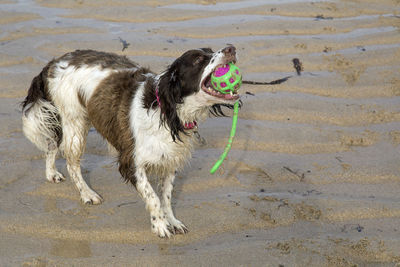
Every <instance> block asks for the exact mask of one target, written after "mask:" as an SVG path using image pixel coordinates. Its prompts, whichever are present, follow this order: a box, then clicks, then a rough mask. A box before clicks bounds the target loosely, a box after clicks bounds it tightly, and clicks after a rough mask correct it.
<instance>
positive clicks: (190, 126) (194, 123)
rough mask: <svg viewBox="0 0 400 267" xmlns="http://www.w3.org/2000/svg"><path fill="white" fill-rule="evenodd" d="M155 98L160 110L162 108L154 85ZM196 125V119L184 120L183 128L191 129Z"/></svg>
mask: <svg viewBox="0 0 400 267" xmlns="http://www.w3.org/2000/svg"><path fill="white" fill-rule="evenodd" d="M156 99H157V103H158V106H159V107H160V109H161V110H162V108H161V101H160V97H159V95H158V87H156ZM196 126H197V122H196V121H192V122H185V125H184V128H185V130H192V129H194V128H195V127H196Z"/></svg>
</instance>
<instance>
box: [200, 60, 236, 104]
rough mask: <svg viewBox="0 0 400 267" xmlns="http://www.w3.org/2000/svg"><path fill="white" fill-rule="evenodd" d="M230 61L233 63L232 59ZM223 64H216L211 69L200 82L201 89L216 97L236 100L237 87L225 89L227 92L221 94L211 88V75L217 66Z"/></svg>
mask: <svg viewBox="0 0 400 267" xmlns="http://www.w3.org/2000/svg"><path fill="white" fill-rule="evenodd" d="M232 63H235V61H233V62H232ZM223 66H224V64H221V65H218V66H216V67H215V68H214V69H213V71H211V73H210V74H209V75H207V77H206V78H205V79H204V80H203V81H202V82H201V89H202V90H203V91H204V92H206V93H207V94H209V95H212V96H215V97H218V98H222V99H226V100H237V99H239V94H238V92H237V90H238V89H235V90H234V91H233V92H232V91H230V90H227V92H228V91H229V93H227V94H223V93H220V92H218V91H217V90H215V89H214V88H213V86H212V85H211V75H212V74H213V73H214V72H215V70H216V69H218V68H219V67H223Z"/></svg>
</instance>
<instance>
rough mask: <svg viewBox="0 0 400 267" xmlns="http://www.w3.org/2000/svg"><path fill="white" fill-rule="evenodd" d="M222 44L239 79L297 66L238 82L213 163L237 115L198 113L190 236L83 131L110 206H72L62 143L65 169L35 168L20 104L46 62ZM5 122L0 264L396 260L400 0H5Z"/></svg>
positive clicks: (180, 205) (1, 88) (188, 193)
mask: <svg viewBox="0 0 400 267" xmlns="http://www.w3.org/2000/svg"><path fill="white" fill-rule="evenodd" d="M123 42H127V43H128V44H129V45H128V47H127V48H126V49H124V50H123ZM226 44H234V45H235V46H236V48H237V52H238V57H239V61H238V63H237V65H238V66H240V68H241V69H242V71H243V78H244V80H251V81H273V80H276V79H280V78H283V77H287V76H291V78H289V79H288V80H287V81H286V82H284V83H282V84H277V85H247V84H245V85H243V86H242V88H241V94H242V101H243V107H242V109H241V111H240V112H239V122H238V129H237V136H236V138H235V141H234V143H233V147H232V150H231V152H230V153H229V155H228V158H227V159H226V160H225V162H224V164H223V166H222V168H221V169H220V170H219V171H218V172H217V173H216V174H214V175H210V174H209V169H210V167H211V166H212V164H213V163H214V162H215V161H216V160H217V158H218V157H219V155H220V154H221V153H222V151H223V149H224V147H225V144H226V142H227V137H228V135H229V130H230V126H231V118H209V119H208V120H207V121H206V122H205V123H203V124H201V125H200V128H199V132H200V134H201V136H202V137H203V138H204V139H205V140H206V143H205V144H202V145H200V144H199V145H198V146H197V148H196V150H195V152H194V153H193V158H192V160H191V161H190V165H188V166H186V167H185V169H184V170H183V171H181V172H179V173H178V178H177V180H176V182H175V190H174V195H173V199H174V201H173V208H174V210H175V214H176V216H177V218H178V219H180V220H182V221H183V222H184V223H185V224H186V225H187V226H188V228H189V231H190V232H189V233H188V234H186V235H176V236H173V237H172V238H170V239H160V238H158V237H157V236H155V235H154V234H152V233H151V230H150V223H149V215H148V213H147V212H146V210H145V207H144V203H143V201H142V200H141V199H140V197H139V195H138V194H137V192H136V191H135V189H134V188H133V186H131V185H125V184H124V183H123V181H122V179H121V176H120V174H119V173H118V167H117V164H116V159H115V157H113V156H112V155H110V154H109V152H108V150H107V144H106V142H105V141H104V140H103V139H102V138H101V137H100V135H99V134H98V133H97V132H96V131H95V130H94V129H92V130H91V131H90V132H89V137H88V143H87V147H86V153H85V155H84V157H83V160H82V170H83V176H84V178H85V180H86V181H87V182H88V183H89V184H90V186H91V187H92V188H93V189H94V190H96V191H97V192H98V193H99V194H100V195H101V196H102V197H103V198H104V200H105V202H104V203H103V204H102V205H98V206H88V205H84V204H82V203H81V202H80V198H79V193H78V191H77V190H76V188H75V187H74V184H73V182H72V181H71V180H70V179H69V177H68V175H67V170H66V167H65V160H64V159H63V158H62V157H61V156H60V157H59V159H58V160H57V166H58V168H59V170H60V171H61V172H62V173H63V174H64V175H65V176H66V177H67V180H66V181H65V182H63V183H60V184H51V183H49V182H47V181H46V179H45V162H44V155H43V154H42V152H40V151H39V150H38V149H37V148H36V147H35V146H34V145H33V144H31V143H30V142H29V141H28V140H27V139H26V138H25V137H24V135H23V133H22V129H21V126H22V125H21V110H20V107H19V103H20V102H21V101H22V100H23V97H25V95H26V92H27V89H28V88H29V85H30V82H31V80H32V78H33V77H34V76H36V75H37V74H38V73H39V72H40V70H41V69H42V68H43V66H44V65H45V64H46V63H47V62H48V61H49V60H51V59H52V58H54V57H58V56H61V55H62V54H64V53H66V52H70V51H73V50H75V49H95V50H101V51H108V52H114V53H118V54H121V55H126V56H128V57H129V58H130V59H132V60H134V61H135V62H138V63H139V64H140V65H142V66H146V67H150V68H151V69H152V70H154V71H155V72H161V71H163V70H164V69H165V68H166V67H167V66H168V64H171V63H172V62H173V60H174V59H175V58H176V57H178V56H180V55H181V54H182V53H183V52H185V51H186V50H188V49H192V48H199V47H211V48H213V49H214V50H217V49H219V48H221V47H224V46H225V45H226ZM294 58H298V59H299V60H300V62H301V63H302V72H301V75H297V74H296V70H295V69H294V67H293V63H292V60H293V59H294ZM228 113H229V112H228ZM0 120H1V123H0V266H40V267H44V266H276V267H278V266H285V267H288V266H343V267H350V266H392V267H395V266H397V267H399V266H400V1H399V0H346V1H344V0H330V1H325V0H320V1H319V0H272V1H261V0H248V1H227V0H226V1H213V0H202V1H201V0H188V1H179V0H167V1H161V0H151V1H144V0H137V1H128V0H113V1H107V0H54V1H53V0H36V1H34V0H20V1H17V0H0Z"/></svg>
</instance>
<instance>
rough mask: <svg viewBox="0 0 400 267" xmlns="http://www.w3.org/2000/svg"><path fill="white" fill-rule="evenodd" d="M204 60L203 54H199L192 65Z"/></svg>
mask: <svg viewBox="0 0 400 267" xmlns="http://www.w3.org/2000/svg"><path fill="white" fill-rule="evenodd" d="M203 60H204V56H199V57H197V58H196V60H195V61H194V63H193V65H197V64H199V63H200V62H202V61H203Z"/></svg>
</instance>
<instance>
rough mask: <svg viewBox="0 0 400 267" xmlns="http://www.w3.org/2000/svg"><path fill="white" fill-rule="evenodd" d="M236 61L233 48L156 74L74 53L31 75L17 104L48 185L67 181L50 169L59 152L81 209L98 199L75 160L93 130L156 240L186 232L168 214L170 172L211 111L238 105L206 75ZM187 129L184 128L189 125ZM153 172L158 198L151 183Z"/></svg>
mask: <svg viewBox="0 0 400 267" xmlns="http://www.w3.org/2000/svg"><path fill="white" fill-rule="evenodd" d="M232 61H233V62H235V61H236V52H235V48H234V47H233V46H230V47H226V48H223V49H220V50H219V51H217V52H215V53H214V52H213V51H212V50H211V49H209V48H202V49H194V50H189V51H187V52H185V53H184V54H183V55H182V56H181V57H179V58H177V59H176V60H175V61H174V62H173V63H172V64H171V65H170V66H169V67H168V68H167V70H165V71H164V72H162V73H160V74H156V73H153V72H151V71H150V70H149V69H147V68H143V67H141V66H140V65H139V64H137V63H135V62H132V61H131V60H129V59H128V58H127V57H124V56H119V55H116V54H112V53H105V52H98V51H93V50H77V51H74V52H71V53H67V54H65V55H63V56H62V57H60V58H57V59H54V60H52V61H50V62H49V63H48V64H47V65H46V66H45V67H44V68H43V70H42V71H41V73H40V74H39V75H38V76H36V77H35V78H34V79H33V81H32V84H31V86H30V88H29V90H28V95H27V97H26V98H25V100H24V101H23V103H22V107H23V116H22V121H23V131H24V133H25V135H26V137H27V138H28V139H29V140H31V141H32V142H33V143H34V144H35V145H36V146H37V147H38V148H39V149H41V150H42V151H44V152H45V153H46V178H47V179H48V180H49V181H51V182H55V183H58V182H60V181H62V180H64V179H65V178H64V176H63V175H62V174H61V173H60V172H58V171H57V169H56V166H55V159H56V155H57V153H58V151H59V150H61V151H62V152H63V155H64V156H65V158H66V160H67V170H68V173H69V175H70V176H71V178H72V179H73V181H74V182H75V184H76V186H77V188H78V189H79V192H80V194H81V199H82V201H83V202H84V203H89V204H99V203H101V202H102V200H103V199H102V198H101V197H100V196H99V195H98V194H97V193H96V192H94V191H93V190H92V189H91V188H90V187H89V186H88V185H87V184H86V182H85V180H84V179H83V178H82V174H81V169H80V158H81V156H82V154H83V152H84V149H85V145H86V136H87V133H88V130H89V128H90V127H91V126H93V127H94V128H96V130H97V131H98V132H99V133H100V134H101V135H102V136H103V137H104V138H105V139H106V140H107V141H108V143H109V144H111V145H112V146H113V147H114V148H115V149H116V151H117V152H118V164H119V171H120V173H121V175H122V177H123V178H124V179H125V180H126V181H127V182H131V183H132V184H133V185H134V186H135V187H136V189H137V191H138V192H139V194H140V196H141V197H142V198H143V200H144V201H145V203H146V208H147V209H148V211H149V212H150V218H151V219H150V221H151V225H152V231H153V232H154V233H156V234H158V235H159V236H160V237H169V236H170V235H171V234H175V233H186V232H187V228H186V226H185V225H184V224H183V223H182V222H180V221H179V220H177V219H176V218H175V216H174V214H173V212H172V208H171V193H172V189H173V181H174V179H175V173H176V171H178V170H179V169H181V168H182V167H183V166H184V164H185V162H186V161H187V160H188V159H189V158H190V156H191V152H192V148H193V138H194V134H193V132H194V130H195V127H194V126H197V125H198V123H199V122H200V121H202V120H204V119H205V118H206V117H207V115H208V114H209V113H210V112H211V113H212V114H215V115H220V114H221V113H222V111H221V106H227V107H232V104H233V103H234V102H235V101H236V100H237V99H238V98H239V95H238V94H237V93H236V92H235V93H233V94H228V95H222V94H219V93H217V92H216V91H214V90H213V89H211V88H210V75H211V73H212V72H213V71H214V70H215V68H216V67H218V66H220V65H221V64H227V63H229V62H232ZM188 125H189V126H188ZM149 173H154V174H156V175H157V176H158V178H159V181H160V182H159V183H160V184H161V197H160V198H159V197H158V196H157V194H156V193H155V191H154V190H153V188H152V186H151V185H150V183H149V181H148V178H147V176H148V174H149Z"/></svg>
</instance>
